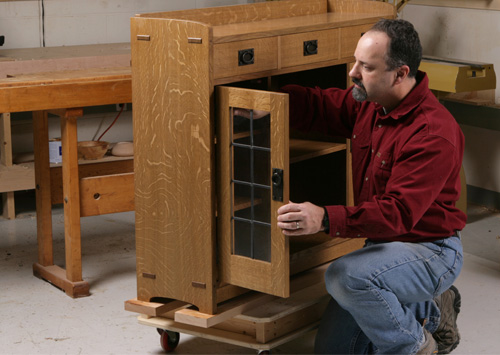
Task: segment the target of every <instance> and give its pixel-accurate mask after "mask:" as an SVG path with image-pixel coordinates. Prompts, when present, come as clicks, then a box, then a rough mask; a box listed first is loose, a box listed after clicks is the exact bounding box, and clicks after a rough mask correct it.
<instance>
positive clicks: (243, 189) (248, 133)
mask: <svg viewBox="0 0 500 355" xmlns="http://www.w3.org/2000/svg"><path fill="white" fill-rule="evenodd" d="M238 111H240V110H238ZM233 112H234V111H233ZM245 112H246V113H245V115H246V116H245V115H242V116H233V117H232V126H233V129H232V133H233V136H232V140H231V143H232V149H231V152H232V155H233V156H232V157H231V161H232V162H233V166H232V171H233V176H232V182H231V183H232V192H233V215H232V217H233V220H232V223H233V253H234V254H236V255H241V256H245V257H249V258H252V259H258V260H264V261H270V260H271V256H270V253H271V226H270V222H271V221H270V219H271V213H270V208H271V186H270V185H271V168H270V165H271V152H270V134H269V130H270V129H269V128H270V121H269V115H267V117H263V118H260V119H253V117H254V116H253V113H252V111H245Z"/></svg>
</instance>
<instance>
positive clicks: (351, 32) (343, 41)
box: [340, 23, 373, 58]
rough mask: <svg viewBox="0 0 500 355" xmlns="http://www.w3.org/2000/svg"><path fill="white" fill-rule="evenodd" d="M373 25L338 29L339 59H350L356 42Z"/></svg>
mask: <svg viewBox="0 0 500 355" xmlns="http://www.w3.org/2000/svg"><path fill="white" fill-rule="evenodd" d="M372 26H373V24H372V23H370V24H367V25H360V26H351V27H343V28H341V29H340V58H346V57H351V56H353V55H354V51H355V50H356V46H357V45H358V41H359V39H360V38H361V36H362V35H363V33H365V32H367V31H368V30H369V29H370V28H372Z"/></svg>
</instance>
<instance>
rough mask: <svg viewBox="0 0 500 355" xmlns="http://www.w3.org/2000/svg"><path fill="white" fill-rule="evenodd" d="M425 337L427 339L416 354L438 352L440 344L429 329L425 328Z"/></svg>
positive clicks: (426, 354) (427, 354)
mask: <svg viewBox="0 0 500 355" xmlns="http://www.w3.org/2000/svg"><path fill="white" fill-rule="evenodd" d="M424 337H425V341H424V343H423V344H422V346H421V347H420V349H418V352H417V354H416V355H429V354H437V353H438V345H437V343H436V340H434V338H433V337H432V335H431V333H429V331H428V330H427V329H425V328H424Z"/></svg>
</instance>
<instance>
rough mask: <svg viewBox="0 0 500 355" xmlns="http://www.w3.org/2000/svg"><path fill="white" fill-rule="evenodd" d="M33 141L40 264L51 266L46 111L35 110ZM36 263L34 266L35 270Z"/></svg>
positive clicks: (50, 209) (50, 215) (52, 256)
mask: <svg viewBox="0 0 500 355" xmlns="http://www.w3.org/2000/svg"><path fill="white" fill-rule="evenodd" d="M33 142H34V146H35V188H36V228H37V239H38V264H39V265H41V266H49V265H53V264H54V255H53V248H52V202H51V195H50V162H49V123H48V117H47V112H45V111H36V112H33ZM35 265H36V264H35ZM35 265H34V266H33V267H34V271H35ZM35 275H36V272H35Z"/></svg>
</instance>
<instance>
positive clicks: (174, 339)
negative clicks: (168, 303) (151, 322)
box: [156, 328, 181, 353]
mask: <svg viewBox="0 0 500 355" xmlns="http://www.w3.org/2000/svg"><path fill="white" fill-rule="evenodd" d="M156 330H157V331H158V334H160V345H161V348H162V349H163V350H164V351H165V352H166V353H169V352H171V351H174V350H175V348H176V347H177V345H179V340H180V337H181V336H180V334H179V333H178V332H171V331H170V330H164V329H160V328H156Z"/></svg>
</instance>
